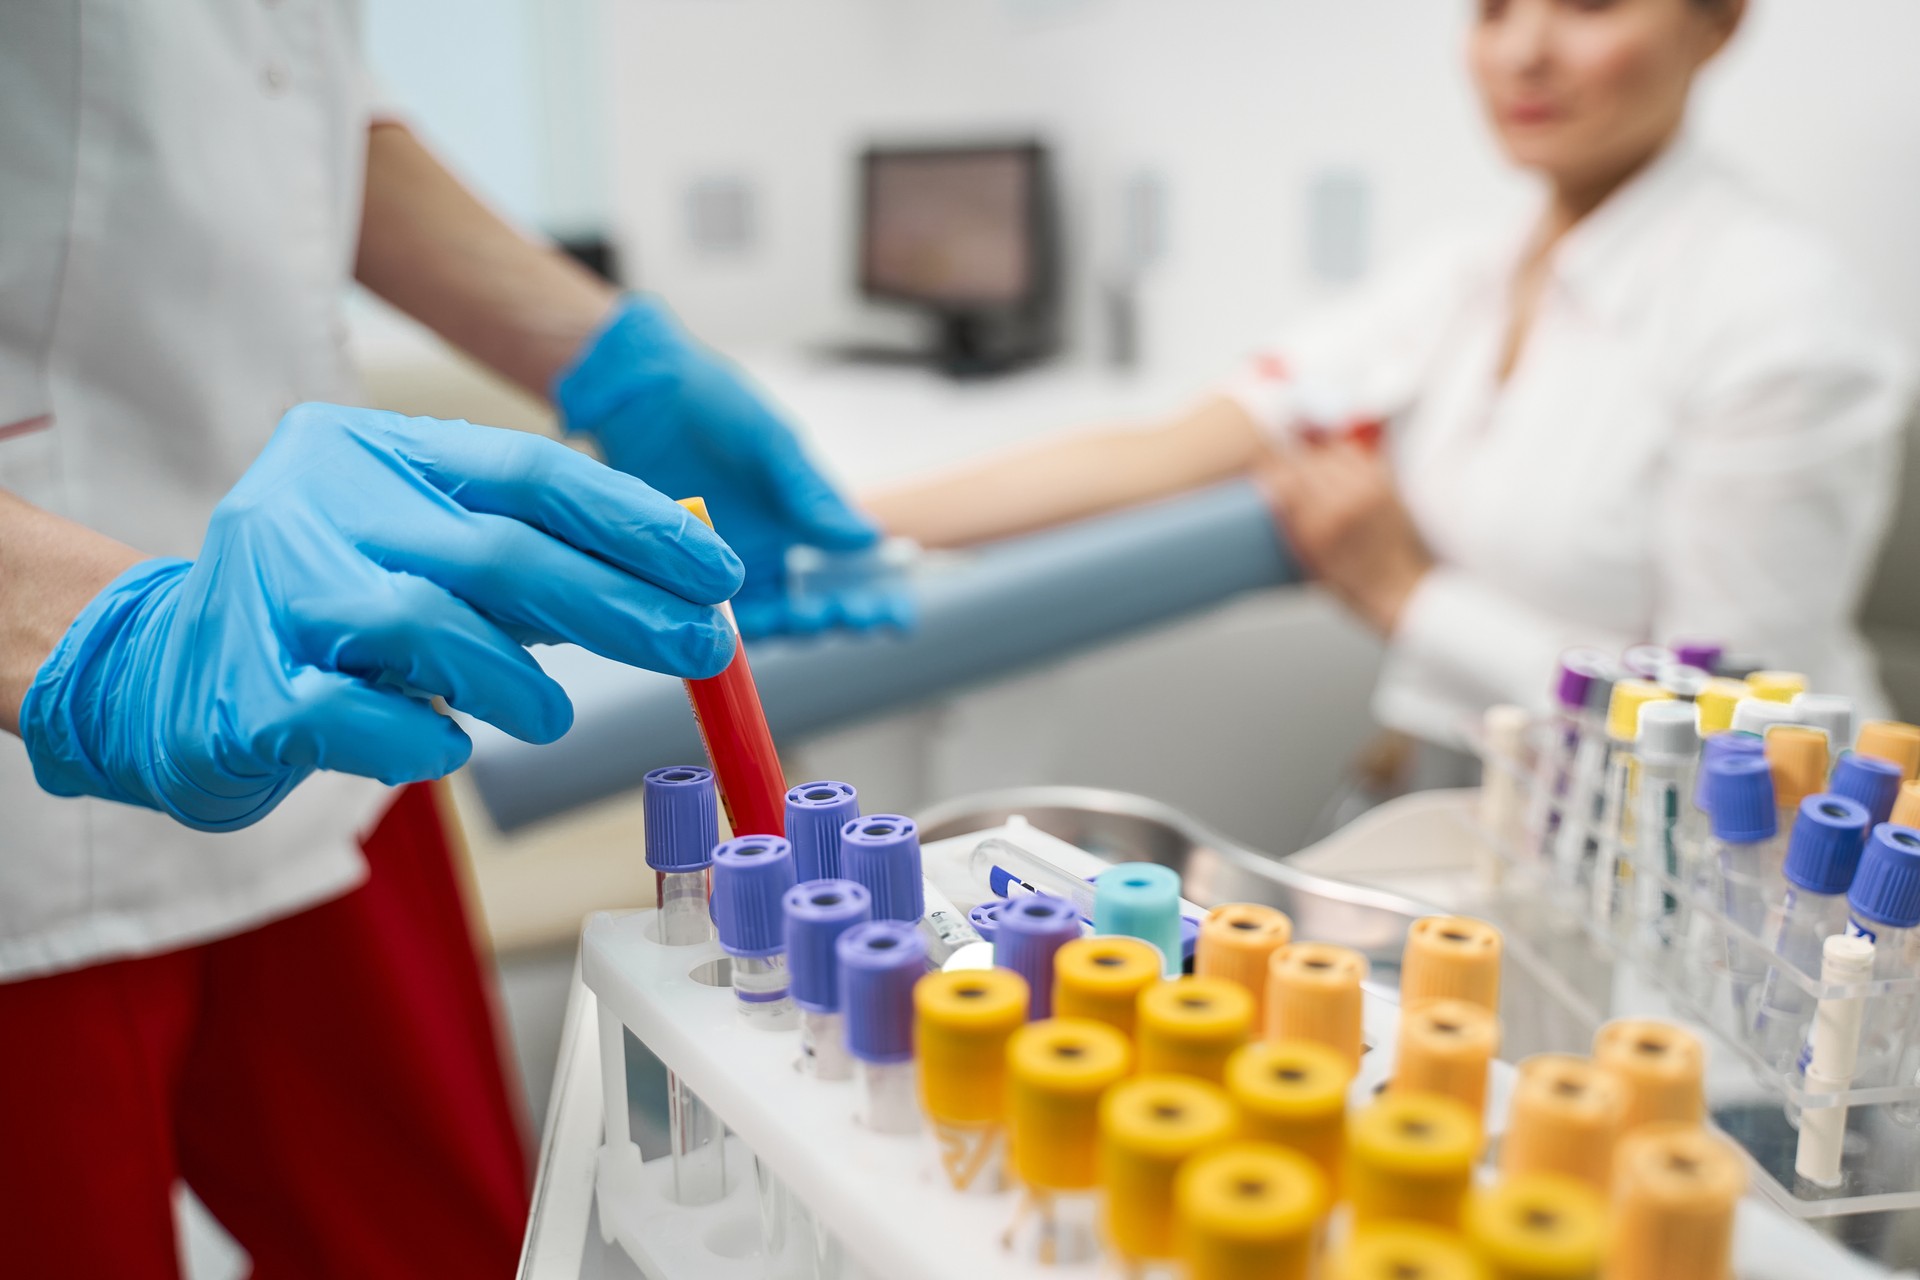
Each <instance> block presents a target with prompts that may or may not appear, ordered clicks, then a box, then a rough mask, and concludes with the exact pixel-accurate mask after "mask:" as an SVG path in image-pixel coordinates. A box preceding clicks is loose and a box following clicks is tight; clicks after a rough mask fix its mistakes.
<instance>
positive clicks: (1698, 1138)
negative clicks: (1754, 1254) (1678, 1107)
mask: <svg viewBox="0 0 1920 1280" xmlns="http://www.w3.org/2000/svg"><path fill="white" fill-rule="evenodd" d="M1746 1187H1747V1170H1746V1165H1745V1164H1744V1163H1743V1162H1742V1161H1741V1159H1740V1155H1739V1153H1738V1152H1737V1151H1736V1150H1735V1149H1734V1148H1733V1146H1732V1144H1730V1143H1729V1142H1727V1140H1726V1139H1725V1138H1721V1137H1719V1136H1717V1135H1715V1134H1712V1133H1709V1132H1707V1131H1706V1130H1705V1129H1702V1128H1700V1127H1698V1126H1696V1125H1650V1126H1648V1127H1647V1128H1644V1129H1641V1130H1639V1131H1638V1132H1636V1133H1631V1134H1628V1135H1627V1137H1626V1138H1624V1139H1623V1140H1622V1141H1621V1143H1620V1152H1619V1156H1618V1159H1617V1162H1616V1165H1615V1176H1614V1192H1613V1218H1612V1223H1611V1234H1610V1238H1609V1240H1608V1256H1607V1269H1606V1275H1607V1280H1673V1277H1676V1276H1686V1277H1688V1280H1693V1278H1694V1277H1698V1280H1727V1277H1729V1276H1731V1275H1732V1274H1733V1273H1732V1260H1733V1213H1734V1207H1735V1205H1737V1204H1738V1203H1739V1200H1740V1197H1741V1195H1742V1194H1744V1193H1745V1191H1746Z"/></svg>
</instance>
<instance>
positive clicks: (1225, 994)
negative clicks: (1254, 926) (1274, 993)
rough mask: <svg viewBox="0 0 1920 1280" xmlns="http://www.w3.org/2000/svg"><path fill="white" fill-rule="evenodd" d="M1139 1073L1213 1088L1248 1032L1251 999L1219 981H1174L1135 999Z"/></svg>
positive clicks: (1234, 985)
mask: <svg viewBox="0 0 1920 1280" xmlns="http://www.w3.org/2000/svg"><path fill="white" fill-rule="evenodd" d="M1138 1018H1139V1024H1138V1025H1139V1033H1140V1041H1139V1047H1140V1070H1141V1071H1142V1072H1154V1073H1161V1074H1170V1075H1182V1076H1198V1077H1199V1078H1200V1079H1202V1080H1207V1081H1211V1082H1212V1083H1214V1084H1219V1083H1220V1081H1221V1079H1222V1078H1223V1077H1224V1076H1225V1075H1226V1070H1227V1059H1228V1058H1229V1057H1230V1056H1232V1054H1233V1051H1234V1050H1235V1049H1238V1048H1239V1047H1240V1046H1241V1045H1243V1044H1245V1043H1246V1042H1247V1037H1248V1036H1249V1035H1250V1034H1251V1033H1252V1030H1253V997H1252V996H1251V995H1249V994H1247V989H1246V988H1245V987H1242V986H1241V985H1239V984H1238V983H1235V982H1229V981H1227V980H1226V979H1225V978H1199V977H1194V978H1176V979H1175V980H1174V981H1172V982H1162V983H1157V984H1156V985H1154V986H1151V987H1148V988H1147V989H1146V990H1145V991H1142V992H1141V993H1140V1011H1139V1014H1138Z"/></svg>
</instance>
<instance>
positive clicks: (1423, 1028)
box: [1393, 1000, 1500, 1120]
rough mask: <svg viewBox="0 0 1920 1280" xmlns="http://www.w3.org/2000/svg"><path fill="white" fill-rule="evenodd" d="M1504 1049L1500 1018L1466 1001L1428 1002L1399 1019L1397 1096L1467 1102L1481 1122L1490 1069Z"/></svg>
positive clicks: (1394, 1086) (1485, 1105) (1396, 1062)
mask: <svg viewBox="0 0 1920 1280" xmlns="http://www.w3.org/2000/svg"><path fill="white" fill-rule="evenodd" d="M1499 1051H1500V1020H1499V1019H1498V1018H1496V1017H1494V1016H1493V1014H1492V1012H1491V1011H1489V1010H1488V1009H1486V1008H1485V1007H1483V1006H1481V1005H1477V1004H1469V1003H1467V1002H1466V1001H1465V1000H1428V1001H1427V1002H1425V1003H1424V1004H1422V1005H1420V1006H1419V1007H1418V1008H1415V1009H1408V1010H1406V1011H1405V1012H1404V1013H1403V1014H1401V1016H1400V1042H1399V1046H1398V1048H1397V1050H1396V1052H1395V1054H1394V1063H1393V1089H1394V1091H1395V1092H1396V1093H1434V1094H1439V1095H1441V1096H1442V1097H1447V1098H1452V1099H1453V1100H1454V1101H1455V1102H1459V1103H1463V1104H1465V1106H1466V1107H1467V1109H1468V1110H1470V1111H1472V1112H1473V1114H1474V1118H1475V1119H1476V1120H1477V1119H1479V1118H1480V1117H1481V1116H1482V1115H1484V1114H1485V1112H1486V1107H1487V1065H1488V1064H1489V1063H1491V1062H1492V1061H1493V1058H1494V1055H1495V1054H1496V1053H1498V1052H1499Z"/></svg>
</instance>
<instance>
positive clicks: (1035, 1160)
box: [1007, 954, 1160, 1191]
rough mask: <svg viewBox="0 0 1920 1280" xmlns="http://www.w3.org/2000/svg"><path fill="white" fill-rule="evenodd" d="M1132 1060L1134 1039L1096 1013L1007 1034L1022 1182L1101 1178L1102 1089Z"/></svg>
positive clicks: (1082, 1183)
mask: <svg viewBox="0 0 1920 1280" xmlns="http://www.w3.org/2000/svg"><path fill="white" fill-rule="evenodd" d="M1159 962H1160V961H1159V956H1158V954H1156V955H1155V957H1154V963H1155V964H1156V965H1157V964H1159ZM1132 1065H1133V1050H1132V1048H1131V1047H1130V1046H1129V1045H1128V1044H1127V1038H1126V1037H1125V1036H1123V1035H1121V1034H1120V1033H1119V1032H1118V1031H1115V1030H1114V1029H1113V1028H1112V1027H1110V1026H1108V1025H1107V1024H1106V1023H1104V1022H1095V1021H1093V1020H1092V1019H1090V1018H1047V1019H1044V1020H1042V1021H1040V1022H1029V1023H1028V1024H1027V1025H1026V1026H1024V1027H1021V1028H1020V1029H1019V1030H1017V1031H1015V1032H1014V1033H1013V1035H1012V1037H1011V1038H1010V1039H1009V1040H1008V1041H1007V1116H1008V1121H1009V1126H1010V1132H1009V1138H1008V1140H1009V1144H1010V1147H1011V1150H1012V1153H1013V1168H1014V1172H1015V1173H1016V1174H1017V1175H1018V1176H1019V1178H1020V1180H1021V1181H1022V1182H1024V1183H1026V1184H1027V1185H1028V1186H1030V1187H1038V1188H1040V1189H1041V1190H1043V1191H1083V1190H1086V1189H1088V1188H1091V1187H1092V1186H1093V1185H1094V1184H1095V1182H1096V1181H1097V1179H1098V1168H1099V1166H1098V1154H1097V1153H1098V1151H1099V1148H1100V1096H1101V1095H1102V1094H1104V1093H1105V1092H1106V1091H1107V1090H1108V1088H1110V1087H1111V1086H1112V1085H1113V1084H1114V1083H1116V1082H1117V1081H1119V1080H1121V1079H1123V1078H1125V1076H1126V1074H1127V1071H1128V1070H1129V1069H1130V1068H1131V1067H1132Z"/></svg>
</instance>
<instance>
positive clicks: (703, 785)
mask: <svg viewBox="0 0 1920 1280" xmlns="http://www.w3.org/2000/svg"><path fill="white" fill-rule="evenodd" d="M642 787H643V790H642V792H641V795H642V800H641V806H642V811H643V813H644V818H645V823H646V832H647V865H648V866H649V867H652V868H653V881H654V888H655V891H656V892H657V893H658V895H659V901H660V915H659V924H660V941H662V942H664V943H666V944H667V945H668V946H670V947H680V946H690V945H692V944H693V943H696V942H705V941H706V940H707V939H709V938H711V937H713V920H712V918H711V917H710V916H709V915H708V912H707V894H708V890H709V883H708V868H709V867H711V866H712V865H713V846H714V845H716V844H718V843H719V841H720V817H719V811H718V810H717V809H716V807H715V805H714V798H713V772H712V771H711V770H709V769H702V768H700V767H699V766H698V765H669V766H668V767H666V768H664V769H655V770H653V771H652V772H650V773H648V774H647V776H646V778H645V779H644V780H643V782H642Z"/></svg>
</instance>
